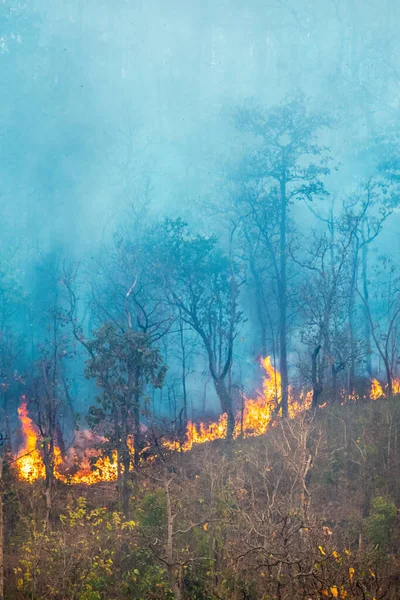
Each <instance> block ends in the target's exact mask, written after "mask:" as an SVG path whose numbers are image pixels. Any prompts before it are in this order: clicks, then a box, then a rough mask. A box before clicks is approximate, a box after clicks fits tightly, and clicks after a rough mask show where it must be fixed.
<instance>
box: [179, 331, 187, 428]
mask: <svg viewBox="0 0 400 600" xmlns="http://www.w3.org/2000/svg"><path fill="white" fill-rule="evenodd" d="M179 333H180V344H181V351H182V396H183V407H182V409H183V423H181V424H180V429H181V431H183V432H185V431H186V425H187V421H188V414H187V388H186V347H185V336H184V333H183V322H182V319H180V321H179Z"/></svg>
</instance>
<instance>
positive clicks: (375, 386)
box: [370, 379, 383, 400]
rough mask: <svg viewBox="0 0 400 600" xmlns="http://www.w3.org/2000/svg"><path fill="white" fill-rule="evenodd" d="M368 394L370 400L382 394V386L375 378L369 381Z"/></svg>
mask: <svg viewBox="0 0 400 600" xmlns="http://www.w3.org/2000/svg"><path fill="white" fill-rule="evenodd" d="M370 396H371V400H377V399H378V398H381V397H382V396H383V389H382V386H381V384H380V383H379V381H378V380H377V379H372V381H371V391H370Z"/></svg>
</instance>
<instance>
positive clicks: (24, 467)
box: [16, 402, 45, 483]
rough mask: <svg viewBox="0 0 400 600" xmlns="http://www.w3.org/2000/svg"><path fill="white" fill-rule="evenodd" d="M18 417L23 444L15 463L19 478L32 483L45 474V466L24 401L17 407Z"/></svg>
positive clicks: (36, 435)
mask: <svg viewBox="0 0 400 600" xmlns="http://www.w3.org/2000/svg"><path fill="white" fill-rule="evenodd" d="M18 417H19V419H20V421H21V425H22V435H23V439H24V444H23V446H22V448H21V449H20V451H19V452H18V456H17V460H16V465H17V468H18V472H19V476H20V478H21V479H25V480H26V481H29V482H30V483H32V482H33V481H35V480H36V479H39V478H43V477H44V476H45V468H44V464H43V461H42V457H41V456H40V452H39V450H38V449H37V445H38V431H37V429H36V427H35V425H34V424H33V421H32V419H31V418H30V417H29V416H28V409H27V404H26V402H23V403H22V404H21V406H20V407H19V408H18Z"/></svg>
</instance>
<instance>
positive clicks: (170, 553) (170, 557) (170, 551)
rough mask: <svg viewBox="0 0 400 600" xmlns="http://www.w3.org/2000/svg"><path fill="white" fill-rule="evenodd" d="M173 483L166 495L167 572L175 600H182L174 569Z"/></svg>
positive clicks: (166, 486) (166, 488) (167, 484)
mask: <svg viewBox="0 0 400 600" xmlns="http://www.w3.org/2000/svg"><path fill="white" fill-rule="evenodd" d="M170 483H171V481H168V482H167V483H166V484H165V494H166V497H167V560H166V562H167V572H168V579H169V583H170V585H171V590H172V593H173V594H174V597H175V600H181V598H182V594H181V590H180V587H179V582H178V581H177V577H176V573H175V568H174V517H173V514H172V502H171V494H170V490H169V485H170Z"/></svg>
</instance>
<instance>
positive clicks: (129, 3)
mask: <svg viewBox="0 0 400 600" xmlns="http://www.w3.org/2000/svg"><path fill="white" fill-rule="evenodd" d="M399 12H400V7H399V4H398V3H397V2H395V1H394V0H387V1H386V2H382V1H378V0H370V1H369V2H365V1H361V0H322V1H321V0H312V1H309V2H307V1H304V0H271V1H270V2H269V1H265V0H250V1H249V2H246V3H244V2H242V1H239V0H229V1H228V0H219V1H215V0H202V1H192V2H187V1H184V0H168V1H165V0H140V1H138V0H116V1H115V0H114V1H111V0H69V1H68V2H65V1H62V0H26V1H25V2H23V1H21V2H18V1H16V0H2V2H1V3H0V13H1V19H0V61H1V88H0V94H1V99H2V100H1V107H0V111H1V112H0V134H1V153H0V170H1V182H2V184H1V190H0V193H1V202H2V206H3V219H2V223H1V225H0V227H1V229H2V239H3V241H4V240H7V239H8V236H10V239H11V240H15V239H16V238H17V237H18V236H19V235H21V236H22V237H23V238H24V239H26V240H29V242H30V243H33V244H36V243H37V242H39V243H40V245H41V246H44V247H46V246H47V245H48V244H50V246H51V247H56V246H63V247H64V246H65V247H68V248H69V249H73V250H75V251H76V252H77V253H78V254H79V253H82V252H84V253H86V252H92V251H93V248H95V247H96V246H97V244H98V243H99V242H100V241H101V240H102V239H104V236H106V237H107V236H108V235H109V234H110V233H111V232H112V231H113V229H114V227H115V225H116V223H117V222H118V220H119V219H120V218H121V212H122V211H123V210H124V208H125V207H126V206H127V204H128V203H129V202H130V201H132V200H134V199H135V198H136V199H137V198H138V197H143V195H145V194H146V193H148V195H149V197H150V198H151V201H152V205H153V209H154V210H156V211H160V210H165V209H167V210H170V211H175V212H177V211H179V210H181V209H182V211H183V212H184V213H185V212H186V213H187V208H188V206H191V207H192V206H194V204H195V202H197V204H199V203H200V205H201V202H202V199H206V198H207V197H208V196H209V195H211V194H214V193H216V192H215V189H216V188H215V185H216V182H217V181H218V180H219V177H220V175H219V170H220V167H221V165H223V164H224V161H226V160H228V159H229V157H230V156H231V155H232V154H233V153H234V152H235V151H236V149H237V148H238V145H239V142H238V140H237V132H236V131H235V130H234V128H233V127H232V123H231V118H230V112H231V110H232V108H233V107H235V106H236V105H238V104H240V103H242V102H243V101H244V100H245V99H246V98H248V97H255V99H256V100H257V101H258V102H260V103H265V104H267V105H268V104H272V103H274V102H277V101H279V100H280V99H282V98H283V97H284V96H285V94H287V93H290V92H291V91H292V90H293V89H296V88H298V89H301V90H302V91H304V92H305V93H306V94H307V95H308V96H310V98H311V100H312V101H313V103H314V104H315V106H317V107H319V108H323V109H324V110H327V111H328V112H330V113H331V114H332V116H334V117H337V116H338V114H340V118H341V122H340V125H338V126H337V127H336V128H335V129H334V130H333V131H332V132H331V139H330V140H329V142H330V145H332V146H333V148H334V150H335V153H336V155H337V154H340V155H341V156H340V158H343V157H346V156H347V158H348V156H349V155H350V156H351V155H352V153H353V152H354V148H356V147H357V143H358V139H359V138H361V139H362V138H363V137H365V135H367V133H368V131H370V130H371V129H373V128H375V127H378V128H379V126H381V124H382V123H384V122H385V121H386V120H389V119H393V118H394V115H395V114H396V111H397V105H398V92H399V77H398V72H397V64H398V58H399V42H398V35H397V27H396V23H398V19H397V18H396V17H398V16H400V15H399ZM349 171H350V177H351V176H352V174H351V168H350V169H349V166H348V164H347V168H346V165H344V166H343V177H346V178H348V176H349ZM338 181H339V183H338ZM332 185H336V186H338V185H339V187H340V186H341V185H342V182H341V180H338V179H336V184H334V183H333V182H332Z"/></svg>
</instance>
